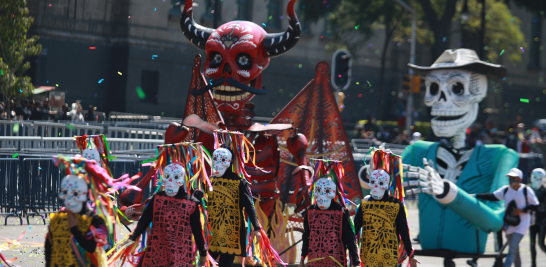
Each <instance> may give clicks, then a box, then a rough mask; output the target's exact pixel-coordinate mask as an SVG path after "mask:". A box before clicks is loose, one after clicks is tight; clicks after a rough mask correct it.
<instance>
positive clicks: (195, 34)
mask: <svg viewBox="0 0 546 267" xmlns="http://www.w3.org/2000/svg"><path fill="white" fill-rule="evenodd" d="M192 9H193V0H186V4H185V5H184V11H182V17H181V18H180V29H181V30H182V32H183V33H184V36H186V39H188V41H190V43H192V44H193V45H194V46H196V47H197V48H199V49H201V50H205V44H206V43H207V39H209V36H210V35H211V34H212V32H213V31H214V29H211V28H207V27H203V26H201V25H199V24H197V23H195V21H194V20H193V11H192Z"/></svg>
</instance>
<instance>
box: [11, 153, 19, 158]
mask: <svg viewBox="0 0 546 267" xmlns="http://www.w3.org/2000/svg"><path fill="white" fill-rule="evenodd" d="M18 156H19V153H15V154H14V155H13V156H11V157H12V158H16V157H18Z"/></svg>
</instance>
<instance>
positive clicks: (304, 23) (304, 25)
mask: <svg viewBox="0 0 546 267" xmlns="http://www.w3.org/2000/svg"><path fill="white" fill-rule="evenodd" d="M304 8H305V5H300V8H298V10H297V11H296V15H298V19H299V21H300V25H301V32H302V33H303V34H310V33H311V30H310V29H309V23H308V22H307V21H306V20H304V19H302V15H301V14H302V9H304Z"/></svg>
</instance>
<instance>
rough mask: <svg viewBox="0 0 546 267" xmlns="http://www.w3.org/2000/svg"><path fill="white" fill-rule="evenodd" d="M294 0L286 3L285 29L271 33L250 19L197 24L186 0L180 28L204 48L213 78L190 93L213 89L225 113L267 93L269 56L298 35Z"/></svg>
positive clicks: (289, 45)
mask: <svg viewBox="0 0 546 267" xmlns="http://www.w3.org/2000/svg"><path fill="white" fill-rule="evenodd" d="M295 3H296V0H290V2H289V3H288V6H287V14H288V19H289V27H288V29H287V30H286V31H285V32H281V33H275V34H270V33H267V32H266V31H265V30H264V29H263V28H262V27H261V26H259V25H257V24H255V23H253V22H249V21H231V22H228V23H226V24H223V25H222V26H220V27H218V28H217V29H211V28H206V27H203V26H200V25H198V24H197V23H195V21H194V20H193V11H192V9H193V7H192V4H193V1H192V0H188V1H186V4H185V6H184V11H183V12H182V17H181V19H180V28H181V29H182V32H183V33H184V36H185V37H186V38H187V39H188V40H189V41H190V42H191V43H192V44H193V45H194V46H196V47H198V48H200V49H201V50H204V51H205V53H206V61H205V66H204V67H205V68H204V73H205V75H206V76H207V77H209V78H211V80H212V82H211V84H210V85H208V86H206V87H205V88H202V89H201V90H194V91H196V92H192V94H202V93H204V92H206V91H208V90H210V89H214V91H213V98H214V102H215V104H216V107H217V108H218V110H219V111H220V112H228V113H234V112H236V111H239V110H240V109H241V108H242V107H243V106H244V105H245V103H247V102H248V101H250V99H252V98H253V97H254V95H255V94H261V95H263V94H266V93H267V92H266V91H265V89H262V75H261V74H262V71H263V70H264V69H265V68H267V66H268V65H269V59H270V58H272V57H276V56H279V55H281V54H283V53H285V52H287V51H288V50H290V49H291V48H292V47H294V46H295V45H296V43H297V42H298V41H299V37H300V35H301V26H300V24H299V21H298V18H297V16H296V13H295V12H294V4H295Z"/></svg>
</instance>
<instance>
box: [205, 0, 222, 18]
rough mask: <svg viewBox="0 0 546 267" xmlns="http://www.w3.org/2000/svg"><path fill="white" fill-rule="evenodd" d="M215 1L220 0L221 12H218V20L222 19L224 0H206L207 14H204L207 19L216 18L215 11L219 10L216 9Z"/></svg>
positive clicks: (219, 7)
mask: <svg viewBox="0 0 546 267" xmlns="http://www.w3.org/2000/svg"><path fill="white" fill-rule="evenodd" d="M215 1H220V2H219V3H218V9H219V12H220V13H218V20H221V19H222V1H221V0H205V8H206V12H205V14H203V18H205V19H211V20H212V19H214V13H213V11H214V12H216V11H217V10H214V2H215Z"/></svg>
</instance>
